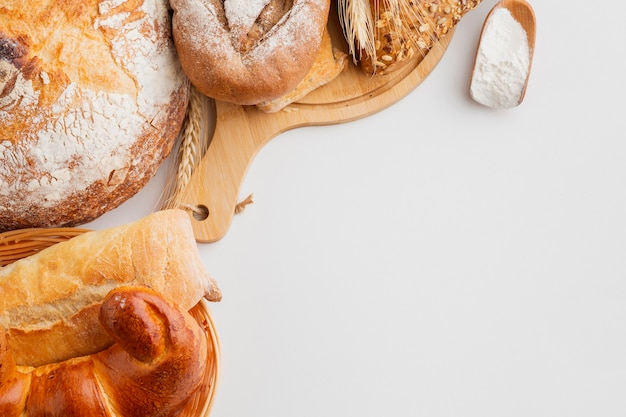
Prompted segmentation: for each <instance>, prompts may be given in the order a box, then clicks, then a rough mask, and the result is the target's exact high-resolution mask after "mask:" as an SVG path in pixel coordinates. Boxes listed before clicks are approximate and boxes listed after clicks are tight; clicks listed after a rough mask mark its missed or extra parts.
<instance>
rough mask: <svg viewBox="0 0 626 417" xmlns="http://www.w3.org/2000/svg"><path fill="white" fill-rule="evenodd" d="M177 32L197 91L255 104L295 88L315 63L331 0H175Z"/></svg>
mask: <svg viewBox="0 0 626 417" xmlns="http://www.w3.org/2000/svg"><path fill="white" fill-rule="evenodd" d="M170 3H171V5H172V8H173V9H174V16H173V36H174V41H175V43H176V48H177V50H178V54H179V57H180V61H181V64H182V66H183V69H184V70H185V72H186V73H187V76H188V77H189V79H190V80H191V83H192V84H193V85H194V86H195V87H196V88H197V89H198V91H200V92H202V93H204V94H205V95H207V96H209V97H212V98H215V99H217V100H222V101H227V102H231V103H236V104H241V105H254V104H259V103H261V102H265V101H269V100H273V99H276V98H278V97H281V96H283V95H285V94H287V93H288V92H290V91H292V90H293V89H294V88H296V86H297V85H298V84H299V83H300V81H302V79H303V78H304V77H305V75H306V74H307V73H308V71H309V69H311V67H312V65H313V62H314V61H315V57H316V55H317V51H318V50H319V48H320V45H321V42H322V35H323V34H324V29H325V27H326V23H327V21H328V12H329V8H330V0H171V1H170Z"/></svg>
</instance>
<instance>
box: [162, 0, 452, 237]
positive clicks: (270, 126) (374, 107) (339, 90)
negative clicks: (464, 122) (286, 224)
mask: <svg viewBox="0 0 626 417" xmlns="http://www.w3.org/2000/svg"><path fill="white" fill-rule="evenodd" d="M336 13H337V11H336V9H334V10H333V9H331V16H333V15H334V16H336ZM329 32H330V35H331V38H332V42H333V45H334V46H335V47H337V48H340V49H342V50H343V51H345V52H347V45H346V43H345V39H344V37H343V33H342V31H341V27H340V26H339V23H338V20H337V19H336V18H334V19H329ZM453 33H454V30H451V31H450V32H448V34H447V35H446V36H445V37H444V38H443V39H441V40H440V41H439V42H437V43H436V44H435V45H434V46H433V47H432V48H431V50H430V51H429V52H428V54H427V55H426V57H425V58H424V59H423V60H421V61H420V62H418V61H417V60H415V62H414V63H411V64H409V65H407V66H405V67H404V68H403V69H401V70H398V71H396V72H394V73H391V74H388V75H384V76H375V77H370V76H368V75H366V74H365V73H364V72H363V71H361V70H360V69H359V68H357V67H356V66H355V65H354V64H352V61H350V63H349V64H348V67H347V68H346V69H345V70H344V71H343V72H342V73H341V75H340V76H339V77H337V78H336V79H334V80H333V81H332V82H331V83H329V84H327V85H325V86H323V87H321V88H319V89H317V90H315V91H313V92H312V93H310V94H309V95H307V96H306V97H305V98H303V99H301V100H300V101H299V102H297V103H292V104H290V105H289V106H288V107H287V108H285V109H284V110H282V111H279V112H277V113H265V112H262V111H260V110H258V109H257V108H256V107H250V106H240V105H235V104H231V103H225V102H220V101H216V102H215V125H214V128H215V130H214V133H213V136H212V139H211V141H210V144H209V147H208V149H207V151H206V153H205V154H204V156H203V158H202V160H201V161H200V163H199V165H198V166H197V167H196V168H195V169H194V170H193V173H192V175H191V178H190V179H189V180H188V182H186V185H185V186H183V187H182V188H181V190H180V191H179V192H178V193H177V195H176V196H175V198H174V200H175V201H176V202H177V203H176V204H177V206H180V207H184V208H187V209H188V211H189V213H190V217H191V220H192V224H193V230H194V234H195V237H196V240H197V241H198V242H204V243H206V242H214V241H217V240H219V239H221V238H222V237H224V235H225V234H226V232H227V231H228V229H229V227H230V225H231V222H232V219H233V216H234V214H235V207H236V206H237V203H238V201H240V196H239V188H240V185H241V183H242V181H243V179H244V176H245V174H246V172H247V170H248V167H249V166H250V164H251V163H252V161H253V159H254V157H255V155H256V154H257V153H258V151H259V150H260V149H261V148H262V147H263V146H264V145H265V144H266V143H268V142H269V141H270V140H271V139H272V138H274V137H276V136H277V135H278V134H280V133H282V132H285V131H287V130H290V129H295V128H298V127H302V126H315V125H329V124H338V123H345V122H349V121H353V120H356V119H359V118H362V117H366V116H368V115H371V114H373V113H375V112H378V111H379V110H381V109H384V108H386V107H388V106H390V105H392V104H393V103H395V102H397V101H398V100H400V99H401V98H403V97H404V96H406V95H407V94H409V93H410V92H411V91H413V90H414V89H415V88H416V87H417V86H418V85H419V84H420V83H421V82H422V81H423V80H424V79H425V78H426V77H427V76H428V74H430V72H431V71H432V70H433V69H434V68H435V66H436V65H437V63H438V62H439V61H440V59H441V58H442V56H443V54H444V52H445V51H446V49H447V47H448V45H449V43H450V41H451V39H452V36H453Z"/></svg>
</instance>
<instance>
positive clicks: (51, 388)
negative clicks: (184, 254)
mask: <svg viewBox="0 0 626 417" xmlns="http://www.w3.org/2000/svg"><path fill="white" fill-rule="evenodd" d="M100 324H101V325H102V327H103V329H106V331H107V332H108V334H109V335H110V337H111V338H112V339H114V340H115V344H114V345H112V346H111V347H110V348H108V349H106V350H104V351H102V352H100V353H95V354H92V355H88V356H82V357H79V358H71V359H68V360H66V361H63V362H59V363H53V364H48V365H44V366H40V367H36V368H32V367H16V365H15V362H14V361H13V360H12V354H13V351H12V350H10V349H8V348H7V345H6V343H5V342H6V336H5V334H4V332H3V331H2V329H1V328H0V414H1V415H2V416H3V417H20V416H22V415H24V414H23V413H24V412H25V411H26V410H27V411H28V415H32V416H40V415H42V416H43V415H62V416H64V417H79V416H80V417H83V416H90V417H110V416H113V415H120V416H125V417H145V416H151V415H159V416H162V417H173V416H175V415H178V413H179V412H180V411H181V410H182V408H183V407H184V405H185V403H186V402H187V401H188V399H189V398H190V397H191V395H192V394H193V393H194V392H195V391H196V390H197V389H198V387H199V386H200V384H201V382H202V377H203V374H204V372H205V369H206V367H207V341H206V338H205V336H204V333H203V330H202V329H201V327H200V326H199V325H198V323H197V322H196V321H195V320H194V319H193V318H192V317H191V316H190V315H189V314H188V313H187V312H186V311H184V310H183V309H180V307H178V306H177V305H176V304H175V303H173V302H171V300H168V299H167V298H166V297H163V296H162V294H160V293H158V292H156V291H153V290H150V289H147V288H145V287H133V286H130V287H119V288H116V289H115V290H113V291H111V292H110V293H108V294H107V295H106V297H105V298H104V300H103V302H102V307H101V309H100Z"/></svg>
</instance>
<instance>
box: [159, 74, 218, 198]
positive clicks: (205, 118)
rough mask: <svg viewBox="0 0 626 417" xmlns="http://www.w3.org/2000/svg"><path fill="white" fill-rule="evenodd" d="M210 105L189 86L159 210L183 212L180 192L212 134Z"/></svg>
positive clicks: (202, 154)
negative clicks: (181, 210)
mask: <svg viewBox="0 0 626 417" xmlns="http://www.w3.org/2000/svg"><path fill="white" fill-rule="evenodd" d="M212 106H213V101H212V100H211V99H209V98H208V97H206V96H204V95H203V94H202V93H200V92H199V91H198V90H197V89H196V88H195V87H193V86H191V88H190V91H189V104H188V105H187V113H186V114H185V119H184V121H183V126H182V128H181V133H180V136H179V141H178V145H177V149H175V150H174V152H173V160H172V163H171V164H170V167H169V168H170V175H168V177H167V178H168V182H167V184H166V187H165V190H164V192H163V196H162V198H161V200H162V204H161V208H162V209H168V208H183V209H184V208H185V207H182V206H181V202H180V197H181V195H180V194H181V192H182V190H183V189H184V188H185V187H186V186H187V184H188V183H189V180H190V179H191V176H192V174H193V172H194V170H195V169H196V168H197V166H198V164H199V163H200V161H201V160H202V157H203V156H204V154H205V153H206V150H207V149H208V147H209V143H210V141H211V137H212V134H213V131H212V126H210V125H209V122H210V121H211V119H212V118H211V113H212V110H213V109H212Z"/></svg>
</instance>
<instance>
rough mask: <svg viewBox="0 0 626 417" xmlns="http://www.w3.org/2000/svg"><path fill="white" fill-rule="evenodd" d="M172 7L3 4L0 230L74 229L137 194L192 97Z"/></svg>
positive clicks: (161, 0) (159, 1)
mask: <svg viewBox="0 0 626 417" xmlns="http://www.w3.org/2000/svg"><path fill="white" fill-rule="evenodd" d="M169 12H170V10H169V7H168V2H167V0H140V1H124V0H68V1H63V2H58V1H55V0H3V1H2V7H0V230H9V229H17V228H24V227H48V226H73V225H76V224H81V223H85V222H87V221H90V220H92V219H94V218H96V217H98V216H100V215H101V214H103V213H104V212H106V211H108V210H110V209H112V208H114V207H116V206H118V205H119V204H121V203H122V202H123V201H125V200H126V199H128V198H129V197H131V196H132V195H134V194H135V193H136V192H137V191H139V189H140V188H141V187H142V186H143V185H145V183H146V182H147V181H148V180H149V179H150V178H151V177H152V176H153V175H154V173H155V172H156V169H157V167H158V166H159V165H160V163H161V162H162V161H163V159H164V158H165V157H166V156H167V155H168V153H169V152H170V150H171V148H172V145H173V142H174V140H175V138H176V136H177V134H178V131H179V129H180V126H181V124H182V120H183V118H184V113H185V109H186V105H187V100H188V87H189V81H188V79H187V78H186V76H185V74H184V72H183V71H182V68H181V67H180V64H179V62H178V60H177V57H176V50H175V47H174V44H173V41H172V38H171V20H170V14H169Z"/></svg>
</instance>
